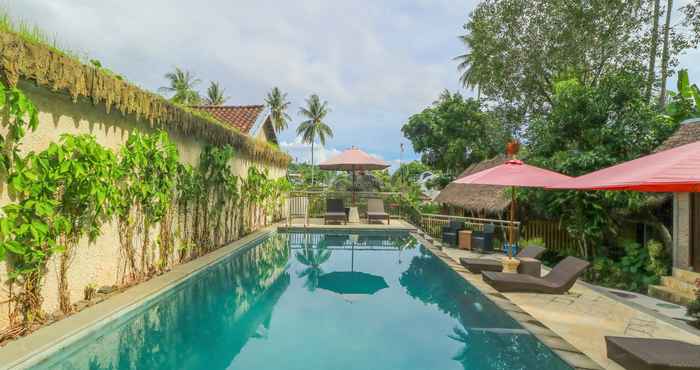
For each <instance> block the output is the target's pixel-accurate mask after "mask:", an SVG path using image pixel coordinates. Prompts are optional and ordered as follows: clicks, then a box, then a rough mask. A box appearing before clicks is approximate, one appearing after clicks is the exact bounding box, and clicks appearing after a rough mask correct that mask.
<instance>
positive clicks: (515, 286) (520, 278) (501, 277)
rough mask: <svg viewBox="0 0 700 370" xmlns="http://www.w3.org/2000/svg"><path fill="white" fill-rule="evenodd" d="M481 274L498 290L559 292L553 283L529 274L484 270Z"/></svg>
mask: <svg viewBox="0 0 700 370" xmlns="http://www.w3.org/2000/svg"><path fill="white" fill-rule="evenodd" d="M481 276H482V277H483V279H484V281H485V282H486V283H488V284H489V285H491V286H493V287H494V288H496V290H498V291H499V292H532V293H552V294H556V293H559V291H558V290H557V286H556V285H555V284H552V283H550V282H548V281H546V280H544V279H541V278H536V277H533V276H530V275H523V274H513V273H505V272H494V271H484V272H482V273H481Z"/></svg>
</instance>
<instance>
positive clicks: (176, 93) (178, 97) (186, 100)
mask: <svg viewBox="0 0 700 370" xmlns="http://www.w3.org/2000/svg"><path fill="white" fill-rule="evenodd" d="M165 78H166V79H167V80H168V82H169V86H163V87H161V88H159V89H158V91H160V92H164V93H167V94H173V96H171V97H170V101H172V102H173V103H178V104H184V105H197V104H199V103H200V102H201V100H202V99H201V98H200V97H199V93H198V92H197V90H195V89H194V88H195V86H197V85H198V84H199V83H200V82H201V81H200V80H199V79H198V78H195V77H194V75H193V74H192V73H190V71H184V70H182V69H180V68H178V67H175V70H174V71H173V72H168V73H166V74H165Z"/></svg>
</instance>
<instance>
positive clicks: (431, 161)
mask: <svg viewBox="0 0 700 370" xmlns="http://www.w3.org/2000/svg"><path fill="white" fill-rule="evenodd" d="M401 132H403V134H404V136H405V137H406V138H408V139H409V140H411V144H412V145H413V149H414V150H415V151H416V152H418V153H421V161H422V162H423V163H425V164H427V165H428V166H431V167H433V168H436V169H439V170H441V171H442V172H444V173H445V174H446V175H448V176H451V177H454V176H456V175H458V174H459V173H460V172H461V171H462V170H463V169H464V168H466V167H467V166H469V165H470V164H473V163H477V162H480V161H482V160H484V159H488V158H492V157H494V156H496V155H498V154H500V153H503V152H504V151H505V144H506V142H507V141H508V139H509V138H510V137H511V135H512V134H513V133H512V132H511V131H510V130H508V128H507V126H505V125H503V124H501V122H500V121H499V120H498V119H497V118H496V115H495V114H493V113H492V112H489V111H486V110H485V109H484V107H483V106H482V104H481V103H480V102H479V101H477V100H475V99H465V98H464V97H463V96H462V95H461V94H459V93H450V92H449V91H444V92H443V93H442V94H441V95H440V97H439V99H438V100H437V101H436V102H434V103H433V104H432V105H431V106H430V107H428V108H426V109H424V110H423V111H422V112H420V113H417V114H414V115H412V116H411V117H410V118H409V119H408V122H407V123H406V124H405V125H404V126H403V127H402V128H401Z"/></svg>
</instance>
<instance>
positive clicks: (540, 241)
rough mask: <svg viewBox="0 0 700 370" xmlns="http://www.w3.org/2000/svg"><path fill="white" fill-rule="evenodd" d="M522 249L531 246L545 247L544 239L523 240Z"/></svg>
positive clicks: (521, 242)
mask: <svg viewBox="0 0 700 370" xmlns="http://www.w3.org/2000/svg"><path fill="white" fill-rule="evenodd" d="M520 245H521V247H523V248H525V247H527V246H530V245H536V246H538V247H543V248H544V247H545V244H544V239H542V238H540V237H537V238H531V239H523V240H521V241H520Z"/></svg>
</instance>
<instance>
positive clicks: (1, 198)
mask: <svg viewBox="0 0 700 370" xmlns="http://www.w3.org/2000/svg"><path fill="white" fill-rule="evenodd" d="M19 87H20V89H22V90H23V91H24V92H25V94H26V95H27V97H28V98H29V99H30V100H32V102H34V104H35V105H36V106H37V108H38V109H39V111H40V115H39V118H40V124H39V128H38V129H37V130H36V131H35V132H31V133H28V134H27V136H26V137H25V138H24V139H23V141H22V144H21V150H22V152H25V153H26V152H29V151H41V150H43V149H45V148H46V147H47V146H48V145H49V144H50V143H51V142H55V141H58V140H59V138H60V136H61V135H62V134H86V133H89V134H91V135H94V136H95V138H96V140H97V142H98V143H100V144H101V145H104V146H105V147H108V148H110V149H112V150H114V151H117V150H118V149H119V148H120V146H121V145H122V144H123V143H124V142H126V140H127V138H128V136H129V133H130V132H132V131H134V130H140V131H143V132H153V131H154V130H153V129H151V128H150V126H149V124H148V122H144V121H143V120H138V119H136V117H134V116H128V115H127V116H123V115H122V114H121V113H119V112H117V111H115V110H113V111H112V112H111V113H109V114H107V113H106V110H105V108H104V106H102V105H97V106H96V105H93V104H92V102H90V101H88V100H86V99H79V100H78V102H77V103H74V102H73V101H72V100H71V98H70V97H69V96H67V95H64V94H61V93H54V92H51V91H49V90H47V89H45V88H42V87H37V86H36V85H34V84H32V83H29V82H23V81H21V82H20V84H19ZM3 129H4V128H3ZM168 134H169V135H170V138H171V140H172V141H173V142H174V143H175V144H176V146H177V148H178V150H179V152H180V160H181V161H182V162H183V163H189V164H191V165H193V166H196V165H197V164H198V162H199V155H200V153H201V151H202V149H203V148H204V146H205V145H206V142H204V141H203V140H201V139H198V138H197V137H192V136H187V135H182V134H180V133H179V132H177V131H175V130H173V131H169V132H168ZM231 166H232V169H233V171H234V173H235V174H236V175H238V176H241V177H245V174H246V173H247V171H248V168H249V167H250V166H257V167H259V168H261V169H262V168H267V169H268V171H269V175H270V177H272V178H278V177H281V176H284V175H285V174H286V167H279V166H272V165H268V164H264V163H259V162H254V161H252V160H250V159H248V158H246V157H244V156H241V155H239V156H237V157H236V158H235V159H234V160H233V162H232V163H231ZM4 180H5V179H2V181H0V206H4V205H5V204H7V203H8V202H11V199H10V196H9V194H8V191H7V186H6V184H5V181H4ZM157 231H158V230H157V228H154V230H152V233H153V235H154V238H152V239H151V240H155V235H157ZM175 245H176V246H177V240H176V242H175ZM120 263H123V261H121V256H120V243H119V234H118V230H117V222H116V221H113V222H111V223H109V224H106V225H105V226H104V227H103V230H102V235H101V236H100V237H98V238H97V240H96V241H95V242H94V243H88V241H87V240H82V241H81V242H80V244H79V246H78V250H77V255H76V258H75V260H74V261H73V263H72V265H71V267H70V269H69V275H68V281H69V283H70V288H71V291H70V294H71V301H72V302H77V301H79V300H81V299H83V291H84V288H85V287H86V286H87V285H89V284H94V285H96V286H98V287H99V286H104V285H114V284H117V283H118V282H119V281H120V278H121V277H120V276H119V270H120V269H119V266H120ZM57 267H58V260H57V259H55V258H54V260H51V261H49V263H48V272H47V274H46V277H45V284H44V288H43V293H44V309H45V311H47V312H53V311H55V310H57V309H58V288H57V284H58V276H57ZM6 280H7V266H6V265H5V263H4V262H0V282H3V285H2V286H0V329H2V328H4V327H6V326H7V316H8V315H7V313H8V309H9V305H8V302H7V300H8V293H9V292H8V287H7V285H6V284H4V282H5V281H6Z"/></svg>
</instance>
